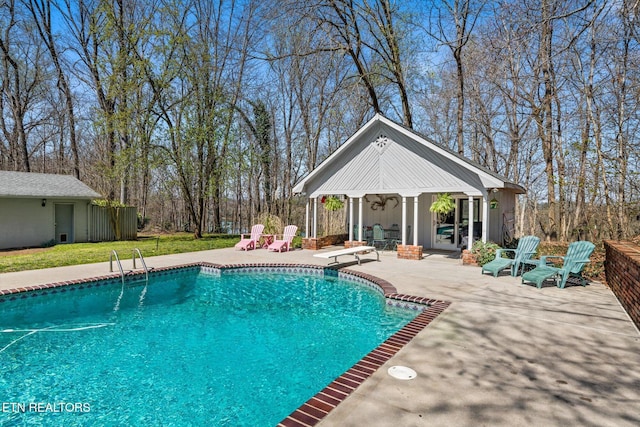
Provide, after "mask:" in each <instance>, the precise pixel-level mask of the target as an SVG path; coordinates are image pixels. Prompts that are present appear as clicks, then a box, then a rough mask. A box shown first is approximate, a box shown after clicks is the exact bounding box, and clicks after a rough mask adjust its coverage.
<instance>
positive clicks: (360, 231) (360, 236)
mask: <svg viewBox="0 0 640 427" xmlns="http://www.w3.org/2000/svg"><path fill="white" fill-rule="evenodd" d="M358 240H360V241H363V240H364V227H363V226H362V197H358Z"/></svg>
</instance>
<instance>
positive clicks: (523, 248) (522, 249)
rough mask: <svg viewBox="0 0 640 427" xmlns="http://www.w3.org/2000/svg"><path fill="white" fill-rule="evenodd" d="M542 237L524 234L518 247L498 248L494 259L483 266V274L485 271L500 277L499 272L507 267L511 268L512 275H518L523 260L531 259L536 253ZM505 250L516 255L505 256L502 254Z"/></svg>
mask: <svg viewBox="0 0 640 427" xmlns="http://www.w3.org/2000/svg"><path fill="white" fill-rule="evenodd" d="M539 244H540V239H539V238H537V237H535V236H524V237H522V238H520V240H519V241H518V247H517V248H515V249H498V250H497V251H496V257H495V259H494V260H493V261H490V262H488V263H486V264H485V265H483V266H482V274H484V272H485V271H488V272H489V273H491V274H493V277H498V273H500V272H501V271H502V270H504V269H506V268H511V275H512V276H514V277H515V276H517V275H518V270H520V266H521V265H522V262H523V261H526V260H528V259H531V257H532V256H533V255H534V254H535V253H536V250H537V249H538V245H539ZM505 252H513V253H514V257H513V259H511V258H503V257H502V254H503V253H505Z"/></svg>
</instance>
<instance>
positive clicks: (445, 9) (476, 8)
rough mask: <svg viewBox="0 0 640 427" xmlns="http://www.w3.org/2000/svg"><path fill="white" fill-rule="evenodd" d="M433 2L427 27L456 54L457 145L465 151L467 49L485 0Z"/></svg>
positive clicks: (454, 55) (459, 150)
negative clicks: (465, 67) (465, 57)
mask: <svg viewBox="0 0 640 427" xmlns="http://www.w3.org/2000/svg"><path fill="white" fill-rule="evenodd" d="M429 3H430V4H431V7H430V11H429V16H428V17H427V24H426V25H425V26H424V29H425V31H426V32H427V33H428V34H429V35H430V36H431V37H433V38H435V39H436V40H437V41H438V42H439V43H442V44H443V45H445V46H447V47H448V48H449V50H450V51H451V53H452V54H453V59H454V61H455V64H456V76H457V83H458V85H457V90H456V98H457V111H456V121H457V137H456V140H457V148H458V153H459V154H464V149H465V144H464V111H465V84H464V79H465V72H464V66H463V65H464V61H463V49H464V47H465V46H466V45H467V43H469V40H470V39H471V33H472V32H473V29H474V27H475V25H476V22H477V21H478V18H479V17H480V15H481V13H482V9H483V7H484V5H485V0H480V1H475V0H446V1H433V2H431V1H430V2H429Z"/></svg>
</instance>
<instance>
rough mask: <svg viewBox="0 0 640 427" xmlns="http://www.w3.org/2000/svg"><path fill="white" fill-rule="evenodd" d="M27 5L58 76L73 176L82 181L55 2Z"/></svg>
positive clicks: (42, 0) (30, 0) (40, 0)
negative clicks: (53, 13)
mask: <svg viewBox="0 0 640 427" xmlns="http://www.w3.org/2000/svg"><path fill="white" fill-rule="evenodd" d="M26 4H27V8H28V10H29V12H31V15H32V16H33V20H34V23H35V25H36V28H37V29H38V34H39V35H40V38H41V39H42V41H43V42H44V44H45V46H46V47H47V49H48V51H49V54H50V55H51V60H52V62H53V66H54V67H55V71H56V74H57V79H56V85H57V87H58V90H59V91H60V93H61V95H62V98H63V99H64V105H65V108H66V113H67V114H66V119H67V120H68V122H69V147H70V148H71V154H72V160H73V162H72V169H73V174H74V176H75V177H76V178H78V179H80V157H79V155H78V142H77V137H76V114H75V109H74V105H73V103H74V98H73V94H72V92H71V87H70V86H69V79H68V77H67V73H66V72H65V70H64V69H63V67H62V61H61V58H60V54H59V53H58V51H59V47H58V45H57V43H56V40H55V37H54V32H53V24H52V18H51V6H52V4H53V2H52V1H51V0H28V2H27V3H26ZM54 7H55V6H54ZM61 138H62V132H61ZM61 147H62V144H61ZM61 151H62V149H61Z"/></svg>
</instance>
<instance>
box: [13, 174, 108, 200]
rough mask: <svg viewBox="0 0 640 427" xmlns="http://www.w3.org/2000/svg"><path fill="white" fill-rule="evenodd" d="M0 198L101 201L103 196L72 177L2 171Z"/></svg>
mask: <svg viewBox="0 0 640 427" xmlns="http://www.w3.org/2000/svg"><path fill="white" fill-rule="evenodd" d="M0 197H17V198H29V197H36V198H74V199H99V198H101V197H102V196H101V195H100V194H99V193H96V192H95V191H93V190H92V189H91V188H89V186H87V185H86V184H84V183H83V182H82V181H80V180H79V179H76V178H75V177H74V176H71V175H56V174H49V173H32V172H10V171H0Z"/></svg>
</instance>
